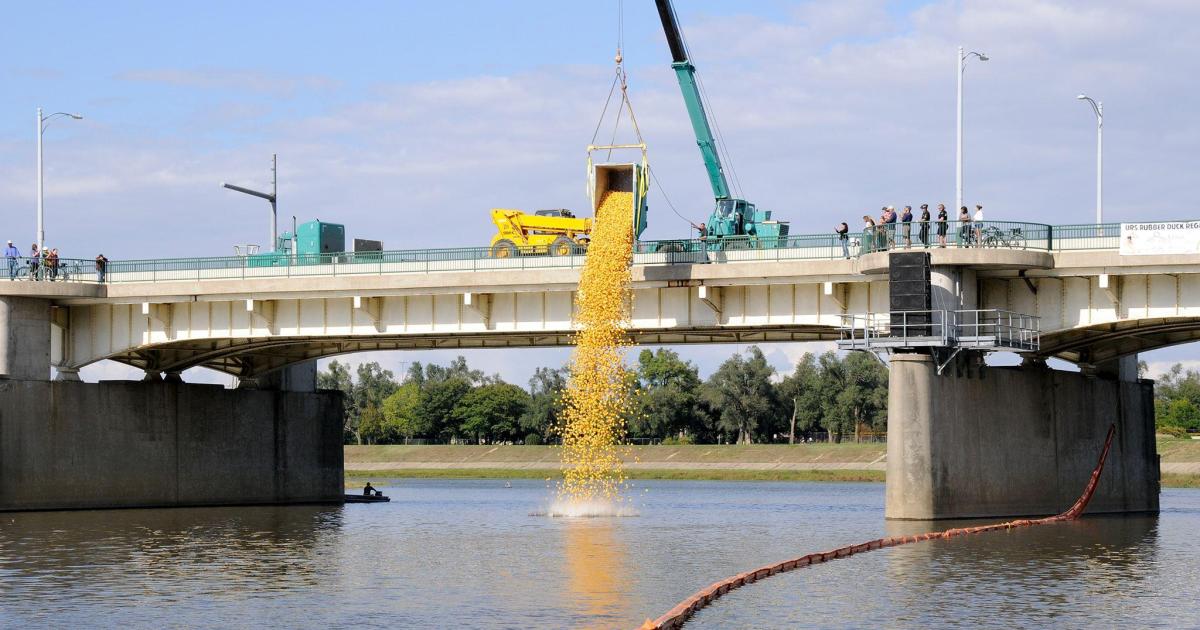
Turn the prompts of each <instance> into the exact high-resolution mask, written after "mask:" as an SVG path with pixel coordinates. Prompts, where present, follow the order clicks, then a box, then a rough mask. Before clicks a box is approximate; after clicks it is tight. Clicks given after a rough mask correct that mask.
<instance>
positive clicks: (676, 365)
mask: <svg viewBox="0 0 1200 630" xmlns="http://www.w3.org/2000/svg"><path fill="white" fill-rule="evenodd" d="M635 377H636V379H637V382H636V387H637V390H638V395H637V399H636V400H637V404H636V413H635V414H634V416H633V417H632V418H630V421H629V424H628V427H629V433H630V435H632V436H635V437H656V438H666V437H672V436H676V437H680V438H682V437H684V436H685V435H689V434H690V435H691V436H692V437H693V438H694V437H695V435H696V434H697V433H699V432H701V431H702V430H703V426H702V422H701V410H700V408H699V404H698V403H699V395H700V385H701V382H700V372H699V370H698V369H697V368H696V366H695V365H692V363H691V362H690V361H684V360H682V359H680V358H679V354H678V353H676V352H674V351H673V350H667V349H665V348H664V349H659V350H655V351H651V350H642V351H641V353H640V354H638V365H637V370H636V372H635Z"/></svg>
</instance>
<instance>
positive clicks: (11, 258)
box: [4, 241, 21, 280]
mask: <svg viewBox="0 0 1200 630" xmlns="http://www.w3.org/2000/svg"><path fill="white" fill-rule="evenodd" d="M4 258H5V260H7V261H8V279H9V280H16V279H17V267H18V266H19V265H20V261H21V250H19V249H17V248H16V246H14V245H13V243H12V241H9V242H8V247H5V248H4Z"/></svg>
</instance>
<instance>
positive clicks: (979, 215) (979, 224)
mask: <svg viewBox="0 0 1200 630" xmlns="http://www.w3.org/2000/svg"><path fill="white" fill-rule="evenodd" d="M971 223H974V224H975V243H976V244H978V245H982V244H983V205H982V204H978V203H977V204H975V216H973V217H971Z"/></svg>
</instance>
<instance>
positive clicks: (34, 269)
mask: <svg viewBox="0 0 1200 630" xmlns="http://www.w3.org/2000/svg"><path fill="white" fill-rule="evenodd" d="M41 262H42V255H41V253H40V252H38V246H37V243H34V244H33V245H30V249H29V279H30V280H37V279H38V264H40V263H41Z"/></svg>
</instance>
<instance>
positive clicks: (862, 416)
mask: <svg viewBox="0 0 1200 630" xmlns="http://www.w3.org/2000/svg"><path fill="white" fill-rule="evenodd" d="M569 377H570V374H569V371H568V369H567V368H566V367H558V368H553V367H539V368H537V369H536V370H535V371H534V374H533V376H532V377H531V378H530V379H529V382H528V387H520V386H518V385H514V384H511V383H506V382H504V380H503V379H501V378H500V377H499V376H498V375H490V376H489V375H485V374H484V373H483V372H482V371H480V370H476V369H472V368H471V367H470V366H469V365H468V364H467V361H466V359H465V358H464V357H462V356H459V357H458V358H456V359H454V360H453V361H452V362H451V363H450V365H448V366H442V365H436V364H427V365H426V364H422V363H419V362H414V363H413V364H412V365H410V366H409V368H408V370H407V371H406V373H405V374H404V375H403V377H402V378H401V379H399V380H398V379H397V378H396V376H395V375H394V374H393V373H392V372H391V371H390V370H385V369H383V368H381V367H380V365H379V364H378V363H375V362H370V363H363V364H360V365H359V366H358V367H357V368H356V369H355V371H354V373H353V374H351V371H350V366H349V365H348V364H345V363H341V362H339V361H336V360H335V361H331V362H330V363H329V365H328V367H327V368H326V369H324V370H322V371H321V372H320V373H319V374H318V377H317V379H318V387H320V388H321V389H337V390H341V391H342V392H343V393H344V394H345V396H344V397H343V401H344V404H345V411H346V413H345V422H346V424H345V432H344V433H345V439H346V442H347V443H350V444H402V443H409V442H412V441H414V440H421V441H424V442H427V443H477V444H496V443H523V444H545V443H553V442H555V441H556V439H557V435H556V431H555V427H556V426H557V423H558V419H559V414H560V411H561V408H562V397H563V392H564V391H565V390H566V387H567V381H568V379H569ZM626 380H627V383H628V388H629V395H630V396H631V397H632V400H633V401H634V404H633V405H632V406H631V412H630V414H629V416H628V417H627V418H626V419H625V423H626V431H627V435H628V437H629V438H631V439H633V440H635V441H663V442H667V443H684V444H689V443H697V444H715V443H739V444H751V443H761V442H791V441H800V440H807V439H814V438H817V439H827V440H829V441H832V442H837V441H843V440H849V439H855V440H858V439H862V438H863V437H864V436H867V435H871V434H875V433H880V432H882V431H884V429H885V427H886V423H887V369H886V368H885V367H884V366H883V365H882V364H881V363H880V362H879V361H878V360H876V359H875V358H874V357H872V356H870V355H868V354H866V353H860V352H854V353H850V354H848V355H846V356H844V357H839V356H837V355H836V354H834V353H833V352H827V353H825V354H821V355H814V354H811V353H808V354H805V355H804V356H803V357H801V359H800V361H799V362H797V364H796V365H795V367H794V369H793V370H792V372H791V373H790V374H785V375H780V374H777V373H776V370H775V368H774V367H772V366H771V365H770V364H769V363H768V362H767V360H766V357H764V356H763V353H762V351H761V350H760V349H759V348H758V347H756V346H751V347H750V348H748V349H747V350H746V351H745V352H744V353H738V354H735V355H733V356H731V357H730V358H729V359H728V360H726V361H725V362H724V363H722V364H721V365H720V366H719V367H718V368H717V370H716V371H715V372H713V373H712V375H711V376H709V378H708V379H701V378H700V372H699V369H698V368H697V367H696V365H695V364H693V363H692V362H691V361H685V360H683V359H681V358H680V357H679V355H678V353H676V352H674V351H673V350H670V349H665V348H664V349H657V350H649V349H643V350H642V351H641V352H640V353H639V354H638V356H637V362H636V364H635V365H634V366H632V368H631V369H630V370H629V371H628V373H627V376H626Z"/></svg>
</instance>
